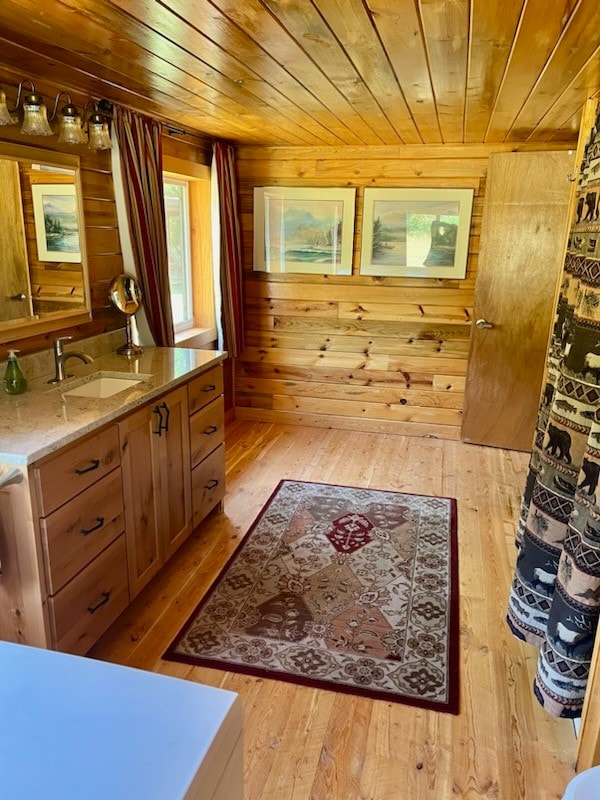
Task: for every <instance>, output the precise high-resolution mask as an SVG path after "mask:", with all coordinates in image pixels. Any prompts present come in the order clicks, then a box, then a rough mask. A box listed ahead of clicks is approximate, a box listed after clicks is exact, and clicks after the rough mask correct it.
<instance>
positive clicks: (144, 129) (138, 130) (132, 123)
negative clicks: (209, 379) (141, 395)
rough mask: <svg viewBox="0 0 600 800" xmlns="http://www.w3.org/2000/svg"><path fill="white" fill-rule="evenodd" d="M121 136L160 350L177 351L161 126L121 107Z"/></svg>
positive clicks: (129, 202) (148, 307)
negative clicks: (172, 348) (170, 276)
mask: <svg viewBox="0 0 600 800" xmlns="http://www.w3.org/2000/svg"><path fill="white" fill-rule="evenodd" d="M115 134H116V136H117V140H118V142H119V151H120V159H121V169H122V172H123V192H124V194H125V205H126V207H127V216H128V220H129V231H130V235H131V245H132V250H133V257H134V260H135V267H136V272H137V276H138V278H139V281H140V285H141V288H142V293H143V302H144V308H145V311H146V317H147V319H148V325H149V326H150V330H151V332H152V335H153V336H154V341H155V342H156V344H157V345H158V346H160V347H173V345H174V344H175V340H174V337H173V317H172V314H171V292H170V288H169V261H168V250H167V233H166V223H165V205H164V194H163V178H162V139H161V135H162V134H161V125H160V123H159V122H156V120H153V119H150V118H149V117H144V116H142V115H141V114H136V113H135V112H134V111H129V110H127V109H124V108H120V107H119V106H115Z"/></svg>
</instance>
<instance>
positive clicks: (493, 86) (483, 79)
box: [464, 0, 523, 142]
mask: <svg viewBox="0 0 600 800" xmlns="http://www.w3.org/2000/svg"><path fill="white" fill-rule="evenodd" d="M522 8H523V0H507V1H506V2H503V3H502V4H496V3H492V4H490V3H473V5H472V10H471V40H470V45H469V68H468V78H467V102H466V107H465V137H464V138H465V140H466V141H468V142H482V141H483V140H484V138H485V132H486V130H487V128H488V125H489V122H490V118H491V114H492V110H493V108H494V103H495V100H496V96H497V94H498V90H499V88H500V86H501V83H502V78H503V76H504V73H505V70H506V66H507V63H508V59H509V57H510V53H511V49H512V43H513V39H514V36H515V33H516V31H517V28H518V24H519V20H520V17H521V10H522Z"/></svg>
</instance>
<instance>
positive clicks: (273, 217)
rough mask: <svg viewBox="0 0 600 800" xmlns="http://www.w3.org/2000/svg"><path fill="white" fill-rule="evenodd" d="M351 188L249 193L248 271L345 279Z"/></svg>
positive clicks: (353, 193) (349, 244)
mask: <svg viewBox="0 0 600 800" xmlns="http://www.w3.org/2000/svg"><path fill="white" fill-rule="evenodd" d="M355 201H356V189H354V188H351V189H335V188H334V189H329V188H301V189H300V188H295V187H281V186H262V187H259V186H257V187H255V189H254V260H253V268H254V269H255V270H257V271H262V272H286V273H294V272H297V273H311V274H314V275H351V274H352V253H353V249H354V208H355Z"/></svg>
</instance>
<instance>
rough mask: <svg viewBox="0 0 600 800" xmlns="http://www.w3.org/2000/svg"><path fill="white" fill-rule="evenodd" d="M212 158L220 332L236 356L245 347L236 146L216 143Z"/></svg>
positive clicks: (226, 345)
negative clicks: (217, 224)
mask: <svg viewBox="0 0 600 800" xmlns="http://www.w3.org/2000/svg"><path fill="white" fill-rule="evenodd" d="M213 158H214V159H215V168H216V173H217V183H218V189H219V216H220V229H221V271H220V272H221V294H222V298H223V309H222V317H223V333H224V339H225V347H226V349H227V350H228V351H229V354H230V355H231V356H234V357H236V356H239V355H240V354H241V352H242V350H243V349H244V298H243V283H242V237H241V230H240V217H239V210H238V201H237V183H236V178H235V149H234V147H232V145H229V144H224V143H223V142H215V143H214V144H213Z"/></svg>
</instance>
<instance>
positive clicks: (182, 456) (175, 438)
mask: <svg viewBox="0 0 600 800" xmlns="http://www.w3.org/2000/svg"><path fill="white" fill-rule="evenodd" d="M160 403H161V407H162V409H163V411H164V413H165V417H167V415H168V417H167V421H166V427H167V430H166V431H165V432H164V435H163V437H162V442H161V445H162V448H163V451H162V453H161V467H160V469H161V475H162V479H161V486H162V491H163V499H162V501H161V508H162V514H163V517H162V523H161V528H162V534H163V546H164V557H165V559H167V558H169V557H170V556H171V555H172V553H174V552H175V550H176V549H177V548H178V547H179V545H180V544H182V542H184V541H185V539H186V538H187V537H188V536H189V534H190V533H191V531H192V475H191V466H190V434H189V419H188V401H187V387H185V386H184V387H183V388H181V389H176V390H175V391H174V392H171V393H170V394H169V395H167V397H164V398H162V399H161V401H160Z"/></svg>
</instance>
